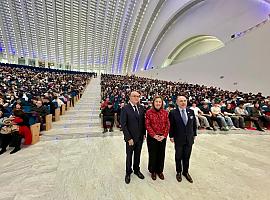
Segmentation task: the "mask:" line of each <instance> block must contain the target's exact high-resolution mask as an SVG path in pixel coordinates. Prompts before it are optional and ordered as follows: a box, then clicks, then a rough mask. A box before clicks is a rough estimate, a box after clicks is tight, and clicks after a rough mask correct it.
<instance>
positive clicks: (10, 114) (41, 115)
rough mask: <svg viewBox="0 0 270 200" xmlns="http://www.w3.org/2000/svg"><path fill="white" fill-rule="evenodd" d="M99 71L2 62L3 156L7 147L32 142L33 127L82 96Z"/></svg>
mask: <svg viewBox="0 0 270 200" xmlns="http://www.w3.org/2000/svg"><path fill="white" fill-rule="evenodd" d="M92 76H96V74H95V73H83V72H70V71H63V70H54V69H47V68H37V67H29V66H20V65H9V64H0V144H1V151H0V155H1V154H3V153H4V152H6V148H7V146H8V145H9V146H11V147H14V150H13V151H11V154H12V153H16V152H17V151H19V150H20V149H21V141H22V139H23V138H24V144H25V145H29V144H31V142H32V135H31V131H30V126H31V125H33V124H35V123H40V128H41V130H43V129H44V128H43V127H44V126H43V125H44V123H45V117H46V115H48V114H52V115H55V109H57V108H61V106H62V105H63V104H67V102H68V101H70V102H71V104H73V105H74V100H75V99H74V98H75V96H77V95H79V94H80V95H81V93H82V91H83V90H84V88H85V86H86V85H87V83H88V81H89V80H90V78H91V77H92Z"/></svg>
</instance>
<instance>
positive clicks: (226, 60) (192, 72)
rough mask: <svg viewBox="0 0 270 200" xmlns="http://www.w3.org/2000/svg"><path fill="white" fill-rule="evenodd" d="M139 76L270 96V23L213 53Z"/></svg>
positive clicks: (139, 74)
mask: <svg viewBox="0 0 270 200" xmlns="http://www.w3.org/2000/svg"><path fill="white" fill-rule="evenodd" d="M136 75H138V76H143V77H149V78H157V79H162V80H172V81H186V82H189V83H198V84H204V85H208V86H217V87H221V88H222V89H227V90H236V89H238V90H240V91H243V92H254V93H257V92H262V93H263V94H264V95H270V22H267V24H265V25H263V26H262V27H259V28H258V29H256V30H253V31H251V32H249V33H248V34H246V35H245V36H243V37H242V38H239V39H236V40H233V41H232V42H230V43H228V44H227V46H225V47H224V48H221V49H219V50H217V51H214V52H212V53H209V54H206V55H202V56H199V57H196V58H194V59H191V60H187V61H185V62H183V63H178V64H175V65H172V66H170V67H167V68H163V69H153V70H148V71H142V72H138V73H136ZM220 76H224V79H220ZM234 82H238V85H234V84H233V83H234Z"/></svg>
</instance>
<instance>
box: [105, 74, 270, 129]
mask: <svg viewBox="0 0 270 200" xmlns="http://www.w3.org/2000/svg"><path fill="white" fill-rule="evenodd" d="M131 91H138V92H139V93H140V103H141V104H142V105H143V106H144V107H145V110H148V109H149V108H151V105H152V100H153V98H154V97H155V96H158V95H159V96H162V97H163V100H164V109H167V110H168V111H170V110H171V109H174V108H175V107H176V98H177V96H178V95H182V96H186V97H187V98H188V100H189V106H190V108H191V109H193V110H194V111H195V115H196V118H197V125H198V128H206V129H209V130H212V129H213V130H216V126H215V123H216V124H217V125H218V127H219V128H220V129H221V130H224V131H227V130H237V129H246V127H247V126H246V123H247V122H253V123H254V125H255V127H256V129H257V130H259V131H264V129H265V128H267V127H269V122H270V117H269V116H268V115H269V114H270V96H268V97H264V96H263V95H262V94H261V93H258V94H252V93H243V92H240V91H234V92H232V91H227V90H222V89H220V88H217V87H207V86H204V85H197V84H196V85H194V84H188V83H181V82H171V81H162V80H156V79H155V80H154V79H149V78H143V77H136V76H134V75H132V76H121V75H110V74H103V75H101V92H102V94H101V96H102V102H101V109H102V110H103V109H104V108H106V107H107V105H108V104H112V105H113V109H111V112H114V113H117V116H119V115H120V114H119V113H120V112H121V107H123V105H124V104H126V103H128V101H129V94H130V92H131ZM120 105H121V106H120Z"/></svg>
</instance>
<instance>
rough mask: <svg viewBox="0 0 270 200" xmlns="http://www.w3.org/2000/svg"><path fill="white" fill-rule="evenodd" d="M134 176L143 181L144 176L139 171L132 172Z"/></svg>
mask: <svg viewBox="0 0 270 200" xmlns="http://www.w3.org/2000/svg"><path fill="white" fill-rule="evenodd" d="M134 174H136V175H137V176H138V177H139V178H140V179H144V175H143V174H142V173H141V172H140V171H138V172H136V173H135V172H134Z"/></svg>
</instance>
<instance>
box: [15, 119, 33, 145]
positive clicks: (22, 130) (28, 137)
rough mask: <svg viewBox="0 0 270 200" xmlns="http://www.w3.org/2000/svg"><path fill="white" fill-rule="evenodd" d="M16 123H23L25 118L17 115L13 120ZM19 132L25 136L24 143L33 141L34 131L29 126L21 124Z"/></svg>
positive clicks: (28, 143) (27, 143)
mask: <svg viewBox="0 0 270 200" xmlns="http://www.w3.org/2000/svg"><path fill="white" fill-rule="evenodd" d="M13 122H14V123H15V124H18V123H22V122H23V119H22V118H20V117H15V119H14V120H13ZM19 134H21V135H22V136H23V137H24V144H25V145H30V144H31V143H32V133H31V131H30V129H29V128H28V127H27V126H19Z"/></svg>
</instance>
